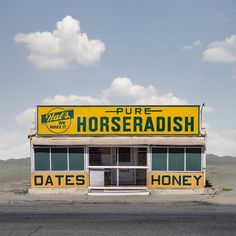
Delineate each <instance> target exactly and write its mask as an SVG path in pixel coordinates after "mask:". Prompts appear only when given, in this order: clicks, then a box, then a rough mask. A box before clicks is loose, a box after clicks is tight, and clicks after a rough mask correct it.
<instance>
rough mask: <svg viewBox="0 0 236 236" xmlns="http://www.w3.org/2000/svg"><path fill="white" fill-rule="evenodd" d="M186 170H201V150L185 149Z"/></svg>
mask: <svg viewBox="0 0 236 236" xmlns="http://www.w3.org/2000/svg"><path fill="white" fill-rule="evenodd" d="M186 170H191V171H194V170H197V171H199V170H201V148H186Z"/></svg>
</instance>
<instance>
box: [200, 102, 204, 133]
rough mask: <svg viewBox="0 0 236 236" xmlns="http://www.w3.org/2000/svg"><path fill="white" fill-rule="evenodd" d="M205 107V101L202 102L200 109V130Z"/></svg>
mask: <svg viewBox="0 0 236 236" xmlns="http://www.w3.org/2000/svg"><path fill="white" fill-rule="evenodd" d="M204 107H205V103H202V106H201V111H200V113H201V114H200V131H201V129H202V112H203V108H204Z"/></svg>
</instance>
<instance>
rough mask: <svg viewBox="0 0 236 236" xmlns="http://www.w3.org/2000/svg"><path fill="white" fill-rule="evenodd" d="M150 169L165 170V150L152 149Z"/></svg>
mask: <svg viewBox="0 0 236 236" xmlns="http://www.w3.org/2000/svg"><path fill="white" fill-rule="evenodd" d="M152 169H153V170H167V148H153V149H152Z"/></svg>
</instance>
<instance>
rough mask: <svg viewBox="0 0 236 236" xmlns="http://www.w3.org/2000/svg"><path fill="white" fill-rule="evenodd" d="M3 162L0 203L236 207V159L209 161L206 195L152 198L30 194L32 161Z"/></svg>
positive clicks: (216, 158)
mask: <svg viewBox="0 0 236 236" xmlns="http://www.w3.org/2000/svg"><path fill="white" fill-rule="evenodd" d="M22 160H23V161H18V162H17V163H15V162H14V161H13V162H9V161H8V162H2V161H1V162H0V203H5V204H9V203H22V202H25V203H27V202H32V201H34V202H41V201H46V202H47V201H49V202H50V201H54V202H55V201H57V202H61V201H63V202H64V201H66V202H67V203H72V202H89V203H95V202H100V203H101V202H124V203H130V202H148V203H153V202H163V203H164V202H194V203H196V202H197V203H199V204H205V203H209V204H234V205H236V168H235V167H236V158H232V157H224V158H220V157H211V158H208V160H207V179H208V180H209V183H210V184H212V187H209V188H207V189H206V193H205V194H201V195H190V194H174V195H171V194H169V195H163V194H152V195H150V196H122V197H117V196H116V197H115V196H112V197H111V196H107V197H104V196H103V197H95V196H87V195H78V194H50V195H48V194H40V195H39V194H37V195H34V194H27V190H28V188H29V187H30V180H29V176H30V163H29V159H22Z"/></svg>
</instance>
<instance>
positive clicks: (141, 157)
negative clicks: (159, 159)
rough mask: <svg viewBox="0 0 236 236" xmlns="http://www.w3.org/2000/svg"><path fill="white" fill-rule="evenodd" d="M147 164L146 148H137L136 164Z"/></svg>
mask: <svg viewBox="0 0 236 236" xmlns="http://www.w3.org/2000/svg"><path fill="white" fill-rule="evenodd" d="M146 165H147V148H138V166H146Z"/></svg>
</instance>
